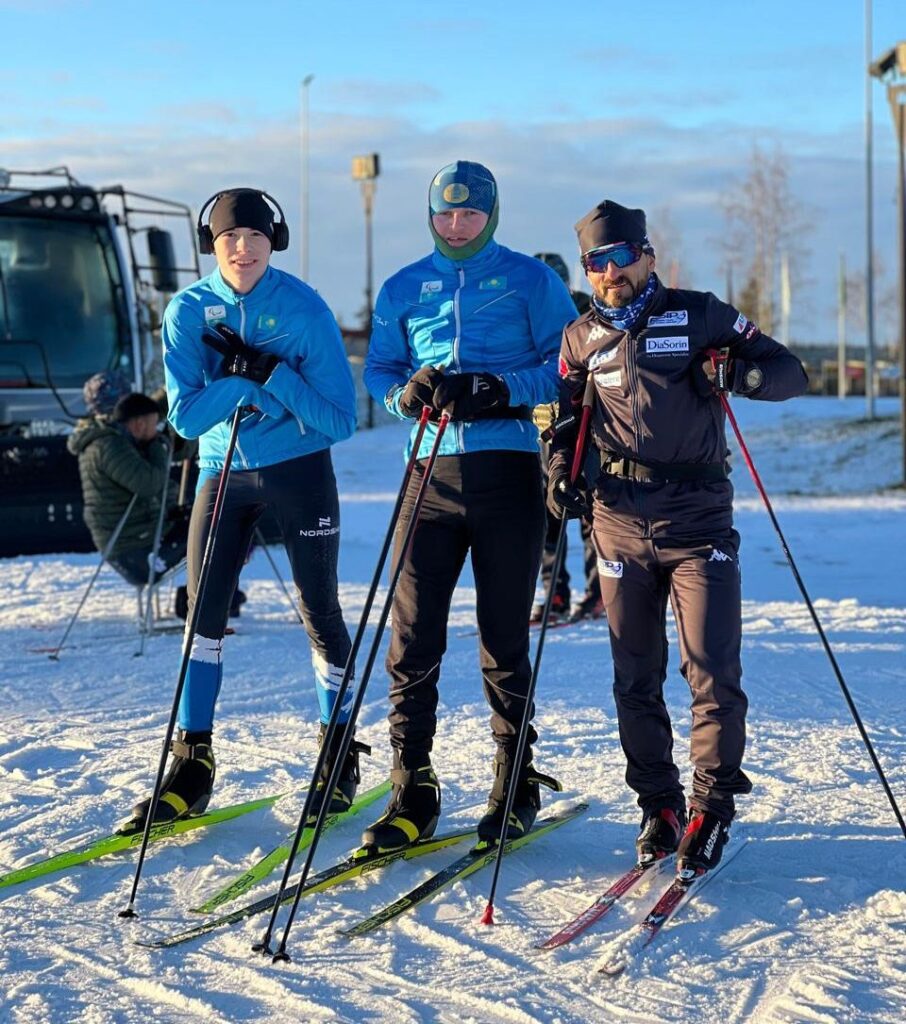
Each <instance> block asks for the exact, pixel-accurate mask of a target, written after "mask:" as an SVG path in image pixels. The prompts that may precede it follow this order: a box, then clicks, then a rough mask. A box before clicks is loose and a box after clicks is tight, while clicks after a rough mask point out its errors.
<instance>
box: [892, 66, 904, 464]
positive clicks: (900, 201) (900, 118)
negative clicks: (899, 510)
mask: <svg viewBox="0 0 906 1024" xmlns="http://www.w3.org/2000/svg"><path fill="white" fill-rule="evenodd" d="M897 94H898V98H899V97H900V96H901V97H902V99H901V101H900V102H898V103H897V104H896V108H895V111H894V112H895V115H896V125H897V144H898V148H899V155H898V161H897V173H898V175H899V178H898V180H897V210H898V213H899V221H900V434H901V437H902V441H903V476H902V481H903V483H906V102H903V101H906V94H903V86H900V87H899V89H898V90H897ZM893 98H894V97H891V100H893Z"/></svg>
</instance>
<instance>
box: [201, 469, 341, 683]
mask: <svg viewBox="0 0 906 1024" xmlns="http://www.w3.org/2000/svg"><path fill="white" fill-rule="evenodd" d="M219 482H220V477H219V475H218V476H216V477H213V478H209V479H207V480H205V481H204V482H203V483H202V484H201V486H200V488H199V490H198V493H197V495H196V497H195V504H194V506H193V508H192V520H191V525H190V528H189V546H188V586H189V616H190V618H191V614H192V608H193V606H194V603H195V597H196V591H197V588H198V578H199V574H200V572H201V560H202V557H203V555H204V548H205V544H206V543H207V538H208V531H209V527H210V523H211V514H212V512H213V509H214V501H215V498H216V496H217V487H218V484H219ZM268 508H270V509H271V510H272V511H273V513H274V515H275V517H276V519H277V522H278V524H279V526H280V530H281V532H282V534H283V543H284V546H285V548H286V554H287V555H288V557H289V562H290V566H291V567H292V574H293V581H294V582H295V584H296V587H297V589H298V592H299V606H300V609H301V612H302V620H303V622H304V623H305V629H306V632H307V633H308V638H309V641H310V642H311V647H312V650H313V652H317V653H318V654H319V655H321V657H322V658H323V659H324V660H326V661H327V662H328V663H329V664H330V665H332V666H337V667H339V668H342V667H343V666H345V664H346V659H347V657H348V655H349V650H350V647H351V643H350V640H349V633H348V632H347V631H346V625H345V623H344V622H343V613H342V610H341V609H340V601H339V598H338V596H337V557H338V555H339V550H340V502H339V498H338V496H337V483H336V479H335V477H334V473H333V464H332V463H331V459H330V450H329V449H324V450H322V451H319V452H313V453H312V454H311V455H302V456H300V457H299V458H296V459H289V460H287V461H286V462H278V463H275V464H274V465H272V466H265V467H263V468H262V469H254V470H243V471H236V470H233V471H232V472H231V473H230V477H229V482H228V484H227V491H226V497H225V500H224V505H223V513H222V516H221V520H220V526H219V527H218V531H217V539H216V542H215V546H214V551H213V556H212V560H211V570H210V576H209V577H208V583H207V587H206V588H205V596H204V603H203V605H202V608H201V613H200V615H199V619H198V625H197V628H196V633H198V634H200V635H201V636H203V637H209V638H217V637H222V636H223V634H224V630H225V629H226V625H227V618H228V615H229V611H230V602H231V600H232V597H233V592H234V591H235V589H236V585H237V583H238V582H239V573H240V570H241V569H242V566H243V564H244V562H245V560H246V558H247V556H248V552H249V547H250V546H251V542H252V536H253V534H254V531H255V526H256V524H257V523H258V520H259V519H260V518H261V516H262V515H263V514H264V511H265V510H266V509H268Z"/></svg>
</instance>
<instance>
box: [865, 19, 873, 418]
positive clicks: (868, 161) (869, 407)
mask: <svg viewBox="0 0 906 1024" xmlns="http://www.w3.org/2000/svg"><path fill="white" fill-rule="evenodd" d="M871 36H872V29H871V0H865V63H866V67H868V68H870V67H871V48H872V39H871ZM871 87H872V81H871V74H870V73H868V74H866V76H865V249H866V253H865V415H866V416H867V417H868V419H870V420H873V419H874V418H875V396H874V390H873V386H872V384H873V378H874V375H875V273H874V249H875V237H874V233H875V226H874V179H873V170H872V167H873V164H872V149H871V147H872V108H871Z"/></svg>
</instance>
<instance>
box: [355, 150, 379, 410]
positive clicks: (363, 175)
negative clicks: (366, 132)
mask: <svg viewBox="0 0 906 1024" xmlns="http://www.w3.org/2000/svg"><path fill="white" fill-rule="evenodd" d="M380 173H381V159H380V157H379V156H378V154H377V153H368V154H367V155H366V156H354V157H353V158H352V178H353V181H358V182H360V183H361V186H362V202H363V204H364V207H365V310H366V321H365V330H366V332H367V331H369V330H370V329H371V314H372V313H373V312H374V269H373V268H374V245H373V242H372V237H373V236H372V227H371V221H372V213H373V212H374V193H375V192H376V190H377V177H378V175H379V174H380ZM367 425H368V429H369V430H370V429H371V428H372V427H373V426H374V399H373V398H372V397H371V394H370V393H369V395H368V419H367Z"/></svg>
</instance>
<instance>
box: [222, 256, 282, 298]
mask: <svg viewBox="0 0 906 1024" xmlns="http://www.w3.org/2000/svg"><path fill="white" fill-rule="evenodd" d="M278 279H279V275H278V274H277V271H276V270H274V268H273V267H272V266H270V265H268V268H267V270H265V272H264V274H262V276H261V280H260V281H259V282H258V283H257V284H256V285H255V287H254V288H253V289H252V290H251V291H250V292H246V294H245V295H240V294H239V293H238V292H234V291H233V289H232V288H231V287H230V286H229V285H228V284H227V283H226V281H225V280H224V279H223V274H221V273H220V267H216V268H215V269H214V271H213V272H212V273H211V274H210V275H209V277H208V280H209V281H210V284H211V288H212V289H213V291H214V292H215V293H216V294H217V296H218V297H219V298H221V299H223V300H224V302H228V303H230V305H231V306H236V305H238V304H239V302H240V300H242V301H243V302H246V303H252V304H257V303H258V302H261V301H262V300H263V301H266V300H267V299H269V298H270V296H271V293H272V292H273V290H274V288H276V286H277V281H278Z"/></svg>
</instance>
